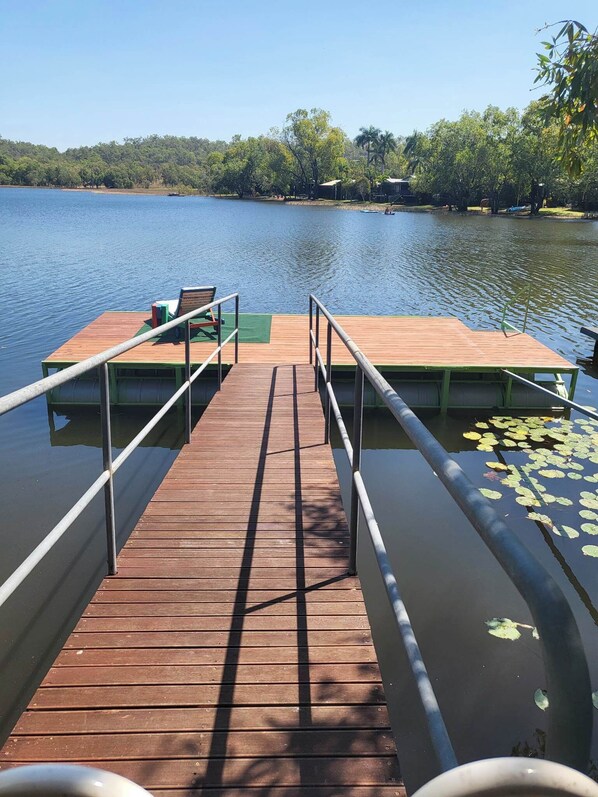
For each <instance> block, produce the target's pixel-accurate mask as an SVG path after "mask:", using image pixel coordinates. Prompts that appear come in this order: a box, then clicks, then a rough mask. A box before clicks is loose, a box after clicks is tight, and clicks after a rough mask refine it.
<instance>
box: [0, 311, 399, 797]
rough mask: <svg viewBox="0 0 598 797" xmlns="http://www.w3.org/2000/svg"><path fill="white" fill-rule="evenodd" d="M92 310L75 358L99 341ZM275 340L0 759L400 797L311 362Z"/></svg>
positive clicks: (174, 475) (277, 792)
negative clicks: (273, 356) (270, 360)
mask: <svg viewBox="0 0 598 797" xmlns="http://www.w3.org/2000/svg"><path fill="white" fill-rule="evenodd" d="M102 319H104V320H102ZM104 321H105V317H104V316H103V317H101V319H99V320H98V322H96V323H95V325H91V327H89V328H88V332H87V333H85V334H83V333H81V335H80V336H79V342H78V343H77V344H76V345H75V344H74V343H73V344H72V345H71V350H70V351H71V353H70V354H69V356H73V357H74V356H75V354H76V356H77V357H80V358H82V357H85V356H88V355H89V354H91V353H92V352H93V351H95V350H98V351H99V350H101V349H103V348H105V347H106V346H108V345H110V342H111V341H110V340H108V339H107V338H106V337H102V336H101V335H100V336H97V337H96V332H97V331H98V330H100V329H102V328H103V326H102V325H103V324H104ZM289 323H291V325H294V324H297V323H301V328H302V331H303V333H304V334H303V335H302V338H301V339H302V340H303V341H304V340H305V338H306V335H305V320H304V319H301V320H300V322H299V321H295V320H294V319H293V320H292V321H291V322H289ZM108 326H110V325H108ZM125 327H126V324H124V323H123V324H122V325H121V327H119V328H118V329H116V330H113V332H112V333H111V334H113V335H114V338H118V339H119V340H121V339H123V338H125V337H127V335H128V334H129V332H130V330H129V329H128V328H125ZM76 337H77V336H76ZM73 340H75V339H73ZM85 341H87V343H86V345H83V344H84V343H85ZM276 345H277V346H278V348H277V349H273V350H272V351H276V352H277V356H280V358H281V363H280V364H277V365H266V364H256V363H253V364H247V363H242V364H240V365H235V366H233V368H232V369H231V371H230V373H229V374H228V376H227V377H226V379H225V380H224V383H223V387H222V390H221V392H219V393H218V394H217V395H216V396H215V397H214V399H213V400H212V402H211V403H210V405H209V407H208V409H207V410H206V411H205V413H204V414H203V416H202V418H201V420H200V421H199V423H198V424H197V426H196V428H195V430H194V431H193V434H192V440H191V443H190V444H189V445H188V446H186V447H185V448H184V449H183V450H182V451H181V453H180V454H179V455H178V457H177V459H176V460H175V462H174V464H173V466H172V468H171V469H170V471H169V473H168V474H167V476H166V478H165V479H164V481H163V482H162V484H161V486H160V487H159V489H158V491H157V492H156V494H155V496H154V498H153V499H152V501H151V502H150V504H149V505H148V507H147V509H146V511H145V513H144V514H143V516H142V517H141V519H140V521H139V523H138V524H137V526H136V528H135V530H134V531H133V533H132V535H131V537H130V539H129V541H128V542H127V543H126V545H125V546H124V548H123V550H122V552H121V554H120V556H119V572H118V575H117V576H113V577H110V578H106V579H105V580H104V581H103V582H102V584H101V586H100V588H99V590H98V592H97V594H96V595H95V597H94V598H93V600H92V601H91V603H90V605H89V607H88V608H87V610H86V611H85V613H84V615H83V617H82V619H81V620H80V622H79V623H78V625H77V626H76V628H75V629H74V631H73V633H72V634H71V635H70V637H69V638H68V639H67V641H66V643H65V645H64V648H63V650H62V652H61V653H60V654H59V655H58V657H57V659H56V661H55V663H54V665H53V667H52V668H51V669H50V671H49V673H48V674H47V676H46V678H45V679H44V681H43V683H42V684H41V686H40V688H39V689H38V690H37V692H36V693H35V695H34V697H33V698H32V700H31V702H30V705H29V707H28V708H27V710H26V711H25V713H24V714H23V715H22V717H21V719H20V720H19V722H18V723H17V725H16V727H15V728H14V730H13V733H12V735H11V736H10V738H9V739H8V741H7V742H6V744H5V746H4V748H3V749H2V751H1V753H0V767H2V768H7V767H13V766H17V765H21V764H25V763H33V762H50V761H61V762H74V763H83V764H87V765H91V766H98V767H100V768H102V769H106V770H110V771H113V772H117V773H120V774H122V775H125V776H126V777H129V778H131V779H132V780H134V781H136V782H138V783H139V784H141V785H142V786H144V787H145V788H147V789H148V790H149V791H150V792H152V793H153V794H155V795H160V797H182V795H193V794H196V795H198V796H199V795H210V797H224V795H226V796H227V797H262V796H263V795H268V796H269V797H292V796H293V795H297V797H303V796H305V797H333V796H334V797H337V796H338V795H347V797H391V795H392V796H393V797H396V796H397V795H404V789H403V786H402V782H401V776H400V770H399V766H398V761H397V757H396V749H395V744H394V741H393V738H392V735H391V732H390V729H389V721H388V714H387V708H386V704H385V699H384V693H383V687H382V683H381V678H380V672H379V669H378V665H377V662H376V655H375V651H374V648H373V646H372V639H371V633H370V629H369V624H368V618H367V614H366V610H365V606H364V602H363V596H362V592H361V589H360V585H359V580H358V578H357V577H349V576H347V548H348V530H347V525H346V520H345V516H344V513H343V508H342V505H341V499H340V491H339V486H338V482H337V476H336V470H335V466H334V462H333V459H332V454H331V450H330V447H329V446H328V445H324V444H323V439H324V420H323V413H322V409H321V404H320V401H319V397H318V394H317V393H315V392H314V389H313V378H314V377H313V368H312V367H310V366H308V365H295V364H288V360H289V359H290V358H292V357H294V356H296V345H295V344H294V343H292V342H291V341H290V340H289V342H287V343H283V342H279V343H278V344H276ZM63 348H64V347H63ZM144 349H145V351H144V353H143V355H142V356H143V357H147V351H151V346H150V348H149V349H146V347H145V346H141V347H139V349H136V350H134V351H133V352H131V353H130V355H131V356H133V355H135V356H138V353H139V352H140V351H143V350H144ZM305 349H306V347H304V346H302V351H301V355H302V356H301V357H298V361H299V362H303V363H304V362H305V359H306V351H305ZM285 351H287V354H286V355H284V352H285ZM201 356H202V357H205V356H206V350H205V348H204V347H202V353H201ZM246 359H247V358H246Z"/></svg>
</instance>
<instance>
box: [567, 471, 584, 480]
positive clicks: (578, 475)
mask: <svg viewBox="0 0 598 797" xmlns="http://www.w3.org/2000/svg"><path fill="white" fill-rule="evenodd" d="M567 478H568V479H573V480H574V481H577V480H578V479H581V473H568V474H567Z"/></svg>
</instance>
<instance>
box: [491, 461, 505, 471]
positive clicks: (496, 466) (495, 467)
mask: <svg viewBox="0 0 598 797" xmlns="http://www.w3.org/2000/svg"><path fill="white" fill-rule="evenodd" d="M486 466H487V467H488V468H492V470H509V468H508V466H507V465H503V463H502V462H486Z"/></svg>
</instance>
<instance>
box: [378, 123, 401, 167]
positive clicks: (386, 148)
mask: <svg viewBox="0 0 598 797" xmlns="http://www.w3.org/2000/svg"><path fill="white" fill-rule="evenodd" d="M396 148H397V140H396V138H395V137H394V136H393V134H392V133H390V132H389V131H388V130H385V131H384V133H380V134H379V135H378V141H377V143H376V153H375V157H377V158H378V159H379V160H380V163H381V164H382V170H383V171H384V169H385V168H386V156H387V155H388V153H389V152H394V151H395V150H396Z"/></svg>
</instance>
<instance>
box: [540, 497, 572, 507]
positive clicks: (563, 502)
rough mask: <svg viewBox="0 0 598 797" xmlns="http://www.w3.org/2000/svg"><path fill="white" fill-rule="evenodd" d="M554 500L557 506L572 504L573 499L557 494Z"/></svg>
mask: <svg viewBox="0 0 598 797" xmlns="http://www.w3.org/2000/svg"><path fill="white" fill-rule="evenodd" d="M542 497H544V496H542ZM555 500H556V502H557V504H559V506H573V501H571V500H569V498H565V497H564V496H557V498H556V499H555Z"/></svg>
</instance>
